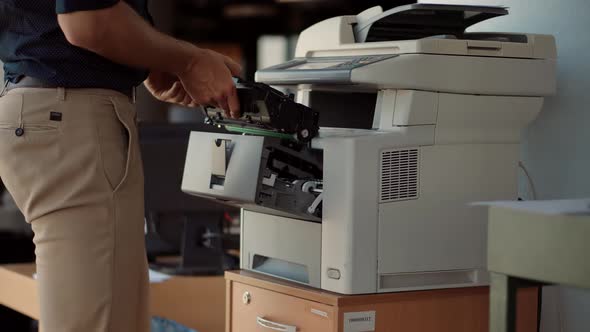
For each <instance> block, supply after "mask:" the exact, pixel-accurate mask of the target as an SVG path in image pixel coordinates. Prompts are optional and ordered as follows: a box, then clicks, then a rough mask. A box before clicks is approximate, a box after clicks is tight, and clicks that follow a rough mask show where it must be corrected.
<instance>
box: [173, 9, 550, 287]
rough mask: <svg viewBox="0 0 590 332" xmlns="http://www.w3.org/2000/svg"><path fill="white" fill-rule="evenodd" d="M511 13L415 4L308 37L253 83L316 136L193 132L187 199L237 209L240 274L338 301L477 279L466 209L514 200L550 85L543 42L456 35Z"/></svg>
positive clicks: (477, 240) (331, 24)
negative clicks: (525, 135) (308, 123)
mask: <svg viewBox="0 0 590 332" xmlns="http://www.w3.org/2000/svg"><path fill="white" fill-rule="evenodd" d="M507 13H508V12H507V10H506V9H504V8H499V7H475V6H455V5H431V4H413V5H407V6H403V7H398V8H394V9H391V10H389V11H385V12H384V11H383V10H382V8H381V7H374V8H371V9H368V10H366V11H365V12H363V13H361V14H359V15H357V16H341V17H335V18H331V19H328V20H325V21H323V22H320V23H318V24H316V25H314V26H312V27H310V28H308V29H307V30H305V31H303V32H302V33H301V35H300V37H299V41H298V44H297V49H296V55H295V59H293V60H292V61H289V62H287V63H284V64H281V65H278V66H274V67H271V68H268V69H263V70H260V71H258V72H257V73H256V81H257V82H262V83H266V84H269V85H272V86H274V87H279V88H284V89H290V91H292V92H293V93H294V94H295V101H296V102H298V103H301V104H303V105H306V106H307V107H309V108H310V109H313V111H315V112H319V126H320V130H319V134H318V135H317V136H315V137H314V138H313V139H311V140H310V141H309V142H299V141H297V140H289V139H285V138H284V137H282V136H280V135H274V136H273V135H264V134H257V131H256V130H254V131H247V130H243V131H242V132H243V133H242V134H236V133H231V132H228V133H227V134H225V133H204V132H193V133H192V134H191V136H190V143H189V148H188V153H187V160H186V166H185V171H184V178H183V182H182V190H183V191H185V192H187V193H190V194H194V195H199V196H204V197H209V198H212V199H218V200H223V201H227V202H229V203H231V204H235V205H239V206H241V207H242V226H241V227H242V229H241V231H242V233H241V267H242V269H246V270H251V271H256V272H259V273H264V274H269V275H273V276H276V277H279V278H285V279H289V280H292V281H295V282H299V283H302V284H306V285H309V286H312V287H317V288H321V289H324V290H328V291H332V292H337V293H342V294H363V293H381V292H396V291H406V290H418V289H435V288H451V287H468V286H479V285H484V284H486V283H487V282H488V278H487V273H486V254H485V253H486V228H487V225H486V220H487V214H486V210H485V208H483V207H477V206H471V205H470V202H475V201H491V200H514V199H516V198H517V174H518V164H519V151H520V139H521V133H522V132H523V129H524V128H525V127H526V126H527V125H528V124H529V123H530V122H531V121H532V120H533V119H535V117H536V116H537V114H538V113H539V111H540V110H541V107H542V105H543V97H544V96H549V95H552V94H554V92H555V90H556V86H555V69H556V47H555V41H554V38H553V37H552V36H546V35H532V34H518V33H481V32H477V33H467V32H465V29H466V28H467V27H469V26H471V25H473V24H475V23H478V22H481V21H483V20H486V19H489V18H493V17H497V16H501V15H505V14H507ZM248 120H251V119H248ZM234 129H235V128H234ZM277 136H278V137H277Z"/></svg>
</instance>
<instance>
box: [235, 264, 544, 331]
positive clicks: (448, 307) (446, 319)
mask: <svg viewBox="0 0 590 332" xmlns="http://www.w3.org/2000/svg"><path fill="white" fill-rule="evenodd" d="M226 287H227V294H226V296H227V301H226V306H227V308H226V332H272V331H283V332H324V331H325V332H360V331H376V332H480V331H481V332H485V331H488V311H489V309H488V308H489V306H488V301H489V296H488V288H487V287H475V288H457V289H445V290H429V291H416V292H402V293H388V294H373V295H352V296H350V295H340V294H335V293H330V292H325V291H321V290H318V289H314V288H309V287H306V286H302V285H299V284H295V283H291V282H287V281H283V280H280V279H276V278H272V277H268V276H264V275H260V274H256V273H252V272H247V271H239V272H228V273H226ZM537 294H538V291H537V289H536V288H527V289H522V290H521V291H520V293H519V294H518V316H517V324H518V329H517V331H518V332H536V331H537ZM373 326H374V327H373Z"/></svg>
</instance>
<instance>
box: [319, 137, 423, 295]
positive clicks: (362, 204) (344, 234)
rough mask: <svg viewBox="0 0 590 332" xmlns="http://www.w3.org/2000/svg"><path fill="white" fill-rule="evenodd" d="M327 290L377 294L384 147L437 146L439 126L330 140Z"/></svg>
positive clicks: (325, 224)
mask: <svg viewBox="0 0 590 332" xmlns="http://www.w3.org/2000/svg"><path fill="white" fill-rule="evenodd" d="M320 141H321V142H319V143H318V144H320V145H321V148H322V149H323V150H324V202H323V204H324V207H323V211H324V214H323V218H322V289H326V290H329V291H332V292H337V293H341V294H365V293H375V292H377V264H378V232H379V230H378V215H379V211H378V191H379V190H378V188H379V184H378V181H379V164H380V158H379V156H380V151H381V150H383V149H386V148H391V147H399V148H401V147H409V146H413V147H415V146H421V145H432V144H433V142H434V128H433V126H416V127H405V128H396V129H393V130H392V131H391V132H388V133H377V132H374V133H372V134H368V135H365V136H356V137H355V136H352V137H339V138H336V137H334V138H324V139H321V140H320Z"/></svg>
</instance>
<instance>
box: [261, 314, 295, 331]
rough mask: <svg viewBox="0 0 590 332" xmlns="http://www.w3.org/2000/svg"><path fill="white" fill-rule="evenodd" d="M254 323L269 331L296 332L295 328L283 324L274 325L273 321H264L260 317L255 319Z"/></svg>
mask: <svg viewBox="0 0 590 332" xmlns="http://www.w3.org/2000/svg"><path fill="white" fill-rule="evenodd" d="M256 323H258V325H260V326H262V327H264V328H267V329H270V330H274V331H281V332H297V327H296V326H290V325H284V324H279V323H275V322H273V321H270V320H268V319H264V318H262V317H256Z"/></svg>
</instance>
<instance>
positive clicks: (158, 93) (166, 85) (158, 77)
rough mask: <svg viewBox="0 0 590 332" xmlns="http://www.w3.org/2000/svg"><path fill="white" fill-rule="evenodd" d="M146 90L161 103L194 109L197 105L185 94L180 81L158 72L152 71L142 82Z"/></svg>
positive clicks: (172, 76) (173, 76) (170, 75)
mask: <svg viewBox="0 0 590 332" xmlns="http://www.w3.org/2000/svg"><path fill="white" fill-rule="evenodd" d="M143 85H145V87H146V89H147V90H148V91H149V92H150V93H151V94H152V95H153V96H154V97H156V99H158V100H161V101H163V102H167V103H172V104H179V105H182V106H187V107H195V106H197V103H195V102H194V101H193V99H192V98H191V96H189V94H188V93H187V92H186V90H185V89H184V86H183V85H182V83H181V82H180V79H178V77H176V76H175V75H172V74H169V73H164V72H160V71H152V72H151V73H150V75H149V76H148V78H147V79H146V80H145V82H143Z"/></svg>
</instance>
